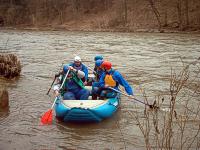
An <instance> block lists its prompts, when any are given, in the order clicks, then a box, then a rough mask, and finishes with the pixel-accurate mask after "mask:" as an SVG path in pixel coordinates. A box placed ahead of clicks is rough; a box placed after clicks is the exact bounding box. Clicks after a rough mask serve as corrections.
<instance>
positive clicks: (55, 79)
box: [47, 63, 63, 95]
mask: <svg viewBox="0 0 200 150" xmlns="http://www.w3.org/2000/svg"><path fill="white" fill-rule="evenodd" d="M62 66H63V63H62V65H61V67H62ZM61 67H60V68H61ZM55 81H56V75H55V77H54V80H53V82H52V83H51V86H50V88H49V90H48V92H47V95H49V92H50V91H51V88H52V86H53V84H54V82H55Z"/></svg>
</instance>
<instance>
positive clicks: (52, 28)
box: [0, 25, 200, 34]
mask: <svg viewBox="0 0 200 150" xmlns="http://www.w3.org/2000/svg"><path fill="white" fill-rule="evenodd" d="M0 30H30V31H83V32H124V33H138V32H142V33H185V34H190V33H192V34H200V29H194V28H191V29H188V30H185V31H180V30H177V29H169V28H165V29H162V30H158V29H129V28H123V27H121V28H107V29H103V28H83V27H80V28H79V27H69V26H68V25H66V26H65V25H58V26H37V27H36V26H21V25H20V26H9V27H0Z"/></svg>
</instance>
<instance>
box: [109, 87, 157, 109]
mask: <svg viewBox="0 0 200 150" xmlns="http://www.w3.org/2000/svg"><path fill="white" fill-rule="evenodd" d="M108 89H111V90H113V91H115V92H117V93H120V94H123V95H125V96H127V97H130V98H132V99H134V100H135V101H137V102H140V103H142V104H144V105H146V106H149V108H152V109H153V108H156V109H158V107H157V106H155V105H150V104H147V103H145V102H142V101H140V100H138V99H136V98H135V97H133V96H132V95H128V94H126V93H124V92H122V91H119V90H117V89H114V88H112V87H108Z"/></svg>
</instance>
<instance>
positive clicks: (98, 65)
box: [95, 59, 103, 67]
mask: <svg viewBox="0 0 200 150" xmlns="http://www.w3.org/2000/svg"><path fill="white" fill-rule="evenodd" d="M102 63H103V60H100V59H98V60H97V61H95V66H97V67H100V66H101V64H102Z"/></svg>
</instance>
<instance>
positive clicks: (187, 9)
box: [185, 0, 190, 27]
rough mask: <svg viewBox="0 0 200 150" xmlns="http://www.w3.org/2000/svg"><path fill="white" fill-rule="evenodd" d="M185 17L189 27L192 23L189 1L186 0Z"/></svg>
mask: <svg viewBox="0 0 200 150" xmlns="http://www.w3.org/2000/svg"><path fill="white" fill-rule="evenodd" d="M185 15H186V25H187V27H188V26H189V25H190V22H189V5H188V0H185Z"/></svg>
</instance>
